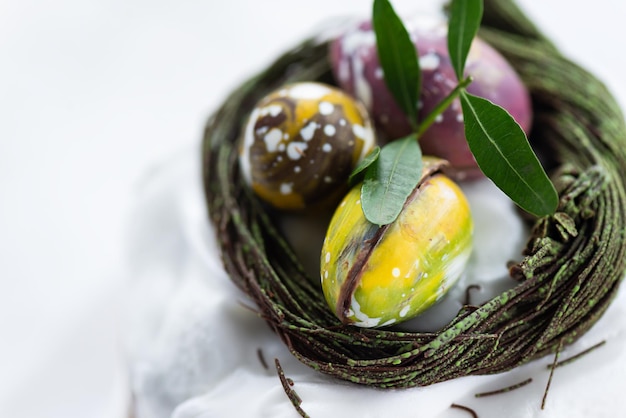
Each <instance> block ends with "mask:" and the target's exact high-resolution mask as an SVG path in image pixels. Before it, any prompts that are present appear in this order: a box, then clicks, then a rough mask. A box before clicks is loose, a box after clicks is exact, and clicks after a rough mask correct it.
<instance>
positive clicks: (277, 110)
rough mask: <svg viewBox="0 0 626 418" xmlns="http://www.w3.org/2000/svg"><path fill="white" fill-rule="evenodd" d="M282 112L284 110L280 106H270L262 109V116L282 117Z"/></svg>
mask: <svg viewBox="0 0 626 418" xmlns="http://www.w3.org/2000/svg"><path fill="white" fill-rule="evenodd" d="M282 111H283V108H282V107H280V106H279V105H270V106H267V107H265V108H263V109H261V115H262V116H265V115H270V116H271V117H273V118H275V117H276V116H278V115H280V114H281V113H282Z"/></svg>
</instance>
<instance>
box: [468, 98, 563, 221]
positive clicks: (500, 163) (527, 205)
mask: <svg viewBox="0 0 626 418" xmlns="http://www.w3.org/2000/svg"><path fill="white" fill-rule="evenodd" d="M461 105H462V107H463V119H464V121H465V136H466V138H467V142H468V144H469V147H470V150H471V151H472V154H474V158H476V162H477V163H478V165H479V167H480V169H481V170H482V171H483V173H485V175H486V176H487V177H489V178H490V179H491V180H492V181H493V182H494V183H495V185H496V186H498V187H499V188H500V189H501V190H502V191H503V192H504V193H505V194H506V195H508V196H509V197H510V198H511V200H513V201H514V202H515V203H516V204H517V205H518V206H519V207H521V208H522V209H524V210H525V211H527V212H529V213H531V214H533V215H536V216H545V215H550V214H553V213H554V212H555V211H556V207H557V205H558V203H559V196H558V194H557V192H556V189H555V188H554V185H553V184H552V182H551V181H550V179H549V178H548V176H547V174H546V172H545V171H544V169H543V167H542V166H541V163H540V162H539V160H538V159H537V156H536V155H535V153H534V152H533V150H532V148H531V147H530V144H529V143H528V140H527V139H526V135H525V134H524V131H523V130H522V128H521V127H520V126H519V125H518V124H517V122H515V120H514V119H513V117H512V116H511V115H509V113H508V112H507V111H506V110H504V109H503V108H501V107H500V106H498V105H495V104H494V103H492V102H490V101H489V100H486V99H483V98H481V97H477V96H473V95H471V94H469V93H467V92H463V93H461Z"/></svg>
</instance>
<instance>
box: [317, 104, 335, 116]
mask: <svg viewBox="0 0 626 418" xmlns="http://www.w3.org/2000/svg"><path fill="white" fill-rule="evenodd" d="M318 110H319V112H320V114H321V115H324V116H327V115H330V114H331V113H333V112H334V111H335V106H334V105H333V104H332V103H329V102H320V104H319V106H318Z"/></svg>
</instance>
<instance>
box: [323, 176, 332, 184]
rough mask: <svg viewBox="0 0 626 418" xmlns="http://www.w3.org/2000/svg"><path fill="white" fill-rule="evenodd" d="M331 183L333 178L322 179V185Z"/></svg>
mask: <svg viewBox="0 0 626 418" xmlns="http://www.w3.org/2000/svg"><path fill="white" fill-rule="evenodd" d="M332 182H333V178H332V177H330V176H325V177H324V183H332Z"/></svg>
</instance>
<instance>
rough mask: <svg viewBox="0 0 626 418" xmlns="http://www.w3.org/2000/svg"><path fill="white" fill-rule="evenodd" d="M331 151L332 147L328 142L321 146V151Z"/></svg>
mask: <svg viewBox="0 0 626 418" xmlns="http://www.w3.org/2000/svg"><path fill="white" fill-rule="evenodd" d="M332 150H333V146H332V145H330V144H329V143H328V142H327V143H325V144H324V145H322V151H324V152H331V151H332Z"/></svg>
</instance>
